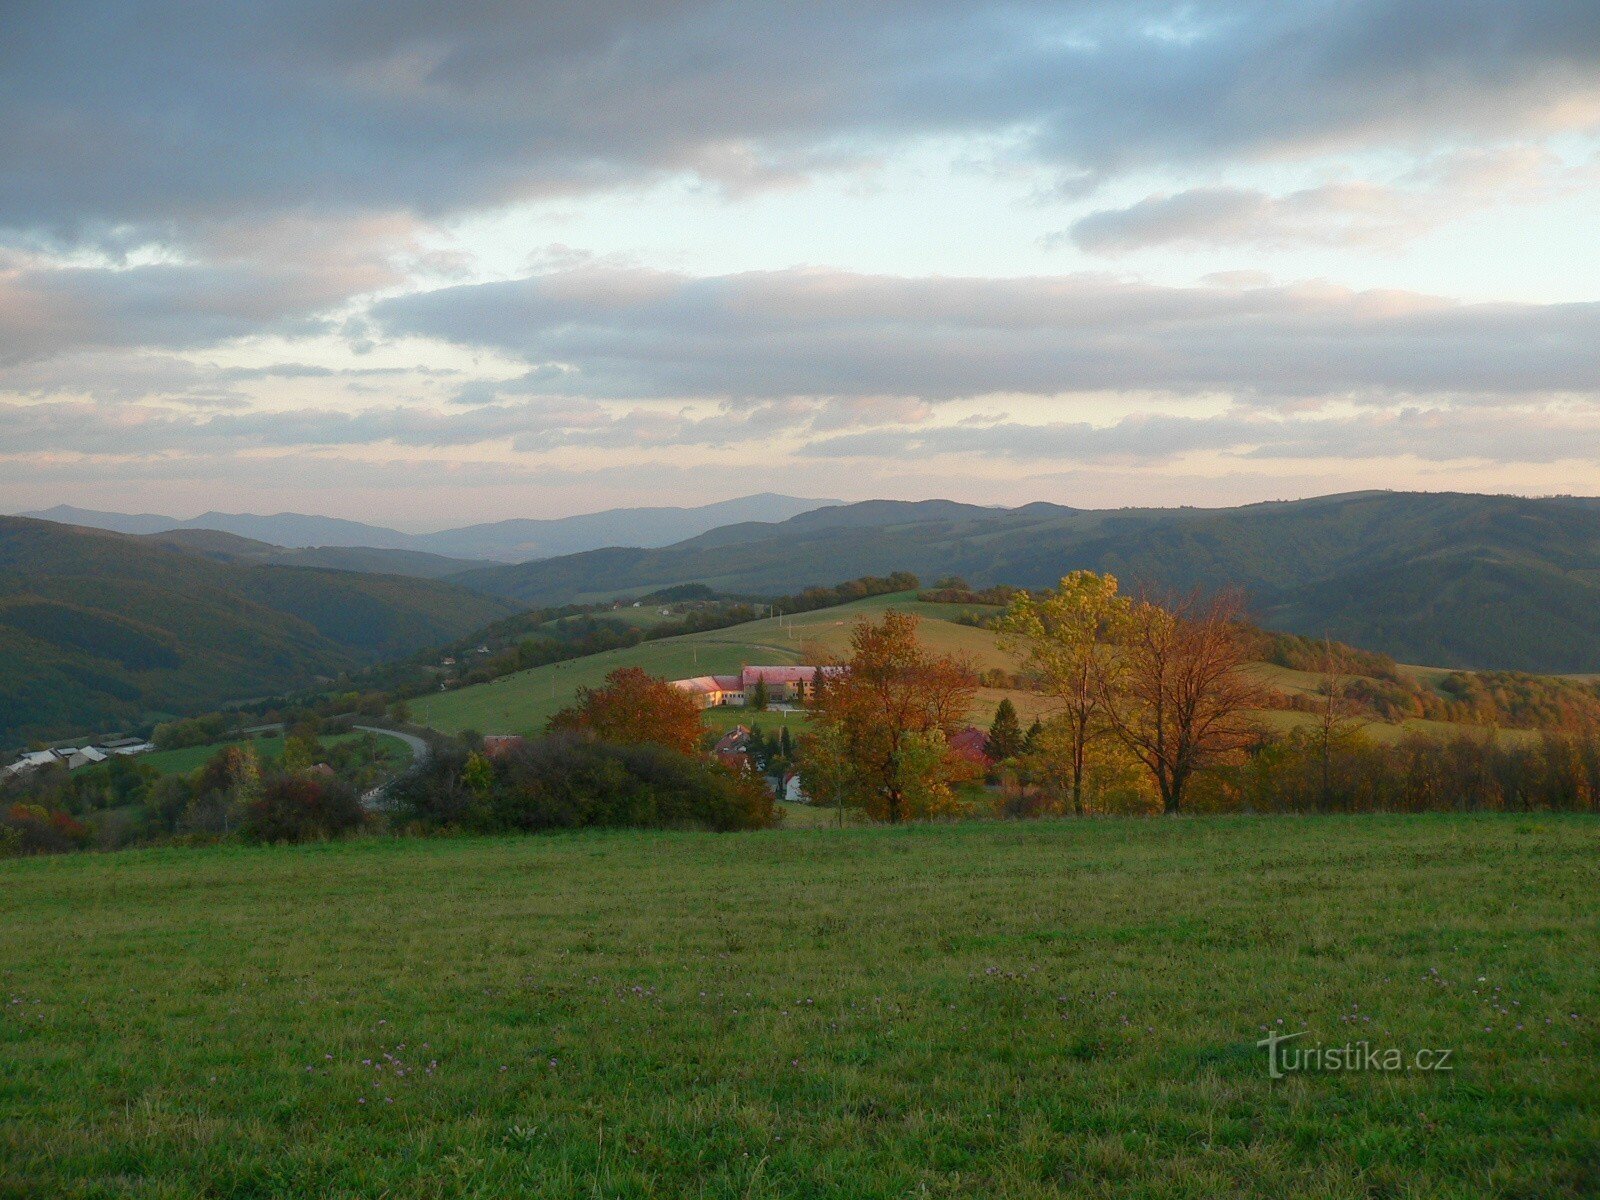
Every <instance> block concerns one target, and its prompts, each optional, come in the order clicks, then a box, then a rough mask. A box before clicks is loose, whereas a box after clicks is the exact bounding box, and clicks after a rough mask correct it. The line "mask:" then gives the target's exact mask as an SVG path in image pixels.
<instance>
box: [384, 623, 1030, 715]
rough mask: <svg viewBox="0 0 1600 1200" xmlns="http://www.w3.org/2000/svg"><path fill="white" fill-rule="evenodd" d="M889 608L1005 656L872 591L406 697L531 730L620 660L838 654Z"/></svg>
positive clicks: (948, 643)
mask: <svg viewBox="0 0 1600 1200" xmlns="http://www.w3.org/2000/svg"><path fill="white" fill-rule="evenodd" d="M890 607H894V608H898V609H901V610H903V611H910V612H916V613H919V614H921V615H923V616H926V617H930V618H931V619H929V620H927V621H925V622H924V624H923V628H922V636H923V639H924V641H926V642H927V643H928V644H929V645H931V646H933V647H936V648H937V649H939V650H942V651H949V652H952V653H969V654H971V655H972V656H973V657H974V659H975V660H976V661H977V662H978V665H979V666H980V667H984V666H1000V665H1002V664H1003V663H1009V660H1008V659H1005V658H1004V656H1002V655H1001V654H1000V653H999V651H998V650H997V649H996V648H995V645H994V635H993V634H992V633H989V632H988V631H986V630H982V629H973V628H969V627H967V626H963V625H954V624H951V623H950V622H949V621H944V620H939V619H937V618H938V615H939V614H943V615H948V614H949V612H950V608H949V606H947V605H936V604H920V603H918V602H916V601H915V600H912V599H910V598H909V596H908V595H906V594H901V595H897V596H875V597H873V598H872V599H870V600H862V601H859V602H858V603H855V604H850V605H845V606H844V607H842V608H825V609H819V610H818V611H816V612H809V613H801V614H799V615H797V616H794V617H784V618H781V619H768V620H764V621H752V622H751V623H749V624H747V625H735V626H733V627H732V628H729V629H717V630H712V631H710V632H708V633H692V634H685V635H684V636H682V637H675V638H662V639H661V640H659V641H653V642H644V643H642V644H640V645H638V646H633V647H629V648H628V649H625V650H611V651H607V652H606V653H604V654H596V655H592V656H590V657H588V658H580V659H574V660H573V661H571V662H565V663H556V664H554V665H552V666H548V667H535V668H533V669H532V670H528V671H520V672H518V673H517V674H515V675H508V676H505V677H503V678H501V679H497V680H494V681H493V682H491V683H483V684H477V685H475V686H473V687H467V688H461V689H460V690H458V691H453V692H441V693H439V694H438V695H435V696H427V697H423V698H422V699H419V700H416V701H413V702H412V705H411V709H412V714H413V717H414V719H415V720H417V721H419V722H421V723H423V724H425V725H431V726H433V727H434V728H436V729H441V730H444V731H445V732H447V733H457V732H460V731H461V730H463V729H476V730H478V732H480V733H519V732H529V731H532V730H536V729H539V728H541V727H542V726H543V724H544V722H545V721H547V720H548V719H549V718H550V714H551V713H553V712H555V711H556V710H557V709H559V708H562V707H564V706H566V705H568V704H571V703H572V700H573V697H574V695H575V694H576V693H577V690H578V688H580V687H595V686H598V685H599V684H600V682H601V681H602V680H603V679H604V678H605V676H606V674H607V673H608V672H610V671H614V670H616V669H617V668H618V667H625V666H627V667H632V666H637V667H643V668H644V669H645V670H646V671H649V672H650V673H651V674H652V675H661V676H664V677H665V678H668V679H683V678H687V677H689V676H692V675H712V674H720V673H724V672H732V671H737V670H738V669H739V668H740V667H742V666H744V665H745V664H746V663H765V664H769V665H771V664H786V663H795V662H799V661H800V660H801V659H802V657H803V656H804V654H805V653H806V652H807V651H808V650H812V649H816V650H821V651H824V652H827V653H832V654H838V655H842V654H843V653H844V652H845V650H846V649H847V646H848V642H849V637H850V626H851V622H852V621H854V620H856V619H857V618H858V617H861V616H863V615H870V614H874V613H877V612H880V611H882V610H883V609H885V608H890ZM719 715H720V714H719Z"/></svg>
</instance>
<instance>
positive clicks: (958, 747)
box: [948, 725, 990, 762]
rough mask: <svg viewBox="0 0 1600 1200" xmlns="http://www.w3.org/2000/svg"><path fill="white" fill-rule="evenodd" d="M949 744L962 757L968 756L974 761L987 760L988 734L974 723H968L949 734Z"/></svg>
mask: <svg viewBox="0 0 1600 1200" xmlns="http://www.w3.org/2000/svg"><path fill="white" fill-rule="evenodd" d="M948 744H949V746H950V749H951V750H952V751H954V752H955V753H956V754H959V755H961V757H962V758H970V759H972V760H973V761H974V762H978V761H982V762H989V761H990V759H989V735H988V734H986V733H984V731H983V730H981V729H979V728H978V727H977V726H975V725H968V726H967V727H966V728H965V729H962V730H959V731H957V732H956V733H953V734H951V735H950V740H949V743H948Z"/></svg>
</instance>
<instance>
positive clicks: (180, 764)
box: [135, 733, 411, 775]
mask: <svg viewBox="0 0 1600 1200" xmlns="http://www.w3.org/2000/svg"><path fill="white" fill-rule="evenodd" d="M361 736H362V735H361V734H359V733H336V734H330V735H328V736H325V737H323V738H321V739H320V740H321V742H322V744H323V745H324V746H337V745H339V744H340V743H342V742H349V741H354V740H355V739H357V738H359V737H361ZM376 737H377V739H378V747H379V749H380V750H381V751H382V753H383V756H384V758H385V759H387V760H388V761H389V762H390V763H391V764H393V765H404V764H405V763H408V762H410V761H411V751H410V749H409V748H408V747H407V746H406V744H405V743H404V742H402V741H401V740H400V739H399V738H395V737H390V736H388V735H387V734H381V733H380V734H377V735H376ZM283 741H284V739H283V736H282V735H281V734H272V735H270V736H266V737H257V738H250V739H248V744H249V745H251V746H253V747H254V748H255V751H256V754H257V755H258V756H260V758H261V761H262V762H268V763H271V762H277V761H278V759H280V758H282V757H283ZM242 744H245V743H244V742H210V743H207V744H206V745H204V746H184V747H182V748H181V749H178V750H157V751H156V752H155V753H153V754H144V755H141V756H140V757H139V758H138V759H136V760H135V761H137V762H141V763H144V764H145V765H146V766H150V767H154V768H155V769H156V770H157V771H159V772H161V774H163V775H183V774H186V773H188V772H189V771H193V770H196V769H198V768H200V767H203V766H205V765H206V763H207V762H209V761H210V760H211V757H212V756H213V755H214V754H216V753H217V751H219V750H221V749H223V747H225V746H228V745H242Z"/></svg>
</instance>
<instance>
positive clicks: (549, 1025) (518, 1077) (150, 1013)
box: [0, 814, 1600, 1200]
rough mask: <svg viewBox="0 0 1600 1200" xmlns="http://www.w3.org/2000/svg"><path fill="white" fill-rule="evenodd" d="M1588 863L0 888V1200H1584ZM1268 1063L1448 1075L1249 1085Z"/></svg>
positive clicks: (1594, 992) (1597, 1122)
mask: <svg viewBox="0 0 1600 1200" xmlns="http://www.w3.org/2000/svg"><path fill="white" fill-rule="evenodd" d="M813 815H816V814H813ZM1597 840H1600V824H1597V822H1596V820H1595V819H1593V818H1585V817H1573V816H1494V817H1470V816H1446V815H1438V816H1419V817H1398V816H1367V817H1354V818H1339V817H1329V818H1290V817H1267V818H1185V819H1174V820H1128V819H1105V820H1091V821H1079V822H1072V821H1055V822H1041V823H1029V824H1021V823H1017V824H1012V823H997V822H987V823H979V822H973V823H967V824H959V825H944V826H921V827H901V828H889V827H875V828H851V829H845V830H833V829H827V828H812V829H798V828H797V829H792V830H778V831H772V832H766V833H753V834H727V835H715V834H692V833H620V832H619V833H576V834H562V835H553V836H541V837H526V838H503V839H498V840H489V839H433V840H408V839H367V840H358V841H354V842H347V843H343V844H326V845H317V846H308V847H301V848H275V849H274V848H262V849H246V848H238V847H227V848H211V849H178V848H172V849H160V850H145V851H129V852H123V853H119V854H115V855H90V854H85V855H74V856H68V857H61V858H50V859H31V860H12V861H7V862H4V863H0V910H3V911H0V1001H3V1004H0V1014H3V1015H0V1062H3V1063H4V1066H5V1069H4V1071H3V1072H0V1196H5V1197H8V1198H24V1197H25V1198H30V1200H31V1198H35V1197H37V1198H44V1197H50V1198H52V1200H55V1198H61V1197H111V1196H117V1197H124V1196H152V1197H157V1196H159V1197H165V1198H170V1200H180V1198H185V1197H200V1196H251V1197H307V1196H316V1197H319V1198H339V1197H358V1196H359V1197H367V1196H387V1197H397V1198H404V1197H444V1196H482V1197H503V1196H513V1195H526V1196H540V1197H578V1196H583V1197H588V1196H607V1197H617V1196H621V1197H642V1196H659V1197H681V1196H690V1195H693V1196H705V1197H793V1196H816V1197H822V1196H829V1197H832V1196H849V1197H879V1196H883V1197H888V1196H896V1197H898V1196H962V1197H969V1196H977V1197H990V1196H1008V1197H1041V1196H1101V1197H1113V1196H1115V1197H1197V1198H1198V1197H1205V1198H1207V1200H1210V1198H1212V1197H1218V1196H1229V1197H1271V1198H1272V1200H1282V1198H1284V1197H1298V1196H1320V1197H1345V1196H1351V1197H1354V1196H1362V1197H1368V1196H1395V1197H1400V1196H1404V1197H1462V1198H1466V1197H1491V1196H1501V1197H1565V1196H1570V1197H1579V1196H1592V1195H1594V1194H1596V1192H1597V1191H1600V1158H1597V1155H1596V1149H1597V1147H1600V1033H1597V1027H1596V1019H1597V1017H1600V1010H1597V998H1600V898H1597V897H1600V891H1597V888H1596V886H1595V885H1596V882H1597V875H1596V861H1597V860H1596V846H1597ZM1268 1029H1272V1030H1282V1031H1284V1032H1299V1031H1301V1030H1306V1031H1308V1032H1307V1034H1306V1036H1305V1037H1303V1038H1301V1039H1300V1040H1299V1042H1298V1043H1289V1044H1290V1045H1310V1044H1311V1043H1320V1044H1322V1045H1324V1046H1333V1045H1344V1044H1346V1043H1351V1042H1355V1041H1358V1040H1360V1041H1366V1042H1368V1043H1370V1044H1371V1045H1373V1046H1376V1047H1380V1048H1385V1049H1386V1048H1388V1047H1394V1048H1396V1049H1398V1050H1399V1051H1401V1052H1402V1053H1403V1054H1404V1055H1405V1056H1406V1060H1407V1061H1408V1062H1410V1061H1412V1060H1413V1056H1414V1055H1415V1054H1416V1052H1418V1051H1433V1052H1435V1053H1437V1052H1440V1051H1446V1050H1448V1051H1449V1052H1450V1056H1449V1060H1448V1065H1449V1066H1450V1067H1451V1069H1450V1070H1448V1071H1434V1070H1416V1069H1411V1070H1396V1071H1378V1070H1362V1071H1343V1070H1339V1071H1335V1070H1323V1071H1318V1072H1304V1073H1295V1072H1291V1073H1289V1074H1288V1075H1287V1076H1286V1077H1285V1078H1281V1079H1273V1078H1270V1077H1269V1075H1268V1070H1267V1061H1266V1055H1265V1052H1264V1051H1263V1050H1262V1049H1260V1048H1258V1047H1257V1044H1256V1043H1257V1041H1258V1039H1260V1038H1261V1037H1263V1036H1264V1034H1265V1032H1266V1031H1267V1030H1268Z"/></svg>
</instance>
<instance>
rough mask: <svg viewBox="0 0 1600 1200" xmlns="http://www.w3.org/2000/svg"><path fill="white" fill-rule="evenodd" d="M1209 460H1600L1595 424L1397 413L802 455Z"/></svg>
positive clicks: (1057, 432) (1012, 432)
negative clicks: (1202, 456)
mask: <svg viewBox="0 0 1600 1200" xmlns="http://www.w3.org/2000/svg"><path fill="white" fill-rule="evenodd" d="M1196 452H1217V453H1226V454H1234V455H1238V456H1241V457H1245V458H1251V459H1262V460H1271V459H1312V458H1328V459H1344V460H1356V459H1393V458H1401V457H1414V458H1418V459H1422V460H1425V461H1429V462H1460V461H1473V460H1479V461H1486V462H1491V463H1496V464H1513V463H1535V464H1547V463H1554V462H1562V461H1569V460H1573V459H1585V458H1592V457H1594V456H1595V455H1597V454H1600V422H1597V421H1593V420H1591V421H1588V422H1584V421H1574V420H1572V419H1571V417H1568V416H1561V415H1552V414H1549V413H1545V412H1527V413H1522V414H1519V419H1518V420H1517V421H1515V422H1514V423H1510V422H1507V421H1505V420H1504V417H1503V414H1487V413H1484V412H1482V411H1481V410H1470V409H1469V410H1460V409H1417V408H1410V409H1403V410H1401V411H1399V412H1395V413H1386V414H1380V415H1375V416H1369V417H1362V418H1359V419H1357V418H1347V417H1337V418H1329V417H1293V418H1286V419H1280V418H1272V417H1266V416H1262V415H1259V414H1237V413H1235V414H1228V415H1223V416H1215V417H1173V416H1135V417H1127V418H1125V419H1123V420H1121V421H1118V422H1116V423H1114V424H1110V425H1091V424H1088V423H1086V422H1058V423H1052V424H1044V425H1027V424H1021V423H1015V422H1006V423H1000V424H994V425H987V426H981V427H969V426H961V427H956V426H948V425H946V426H940V427H937V428H933V429H925V430H916V431H906V430H874V431H872V432H867V433H858V434H846V435H843V436H840V437H834V438H826V439H821V440H819V441H816V442H813V443H811V444H809V445H808V446H806V447H804V448H802V450H801V453H802V454H803V455H805V456H807V457H812V458H842V459H850V458H873V459H879V458H896V459H912V460H915V459H919V458H927V457H932V456H939V455H978V456H982V457H986V458H998V459H1010V460H1016V461H1051V460H1056V461H1061V460H1064V461H1068V462H1075V463H1081V464H1107V463H1125V464H1140V465H1150V464H1158V463H1164V462H1169V461H1171V460H1172V459H1174V458H1177V457H1180V456H1182V455H1184V454H1189V453H1196Z"/></svg>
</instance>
